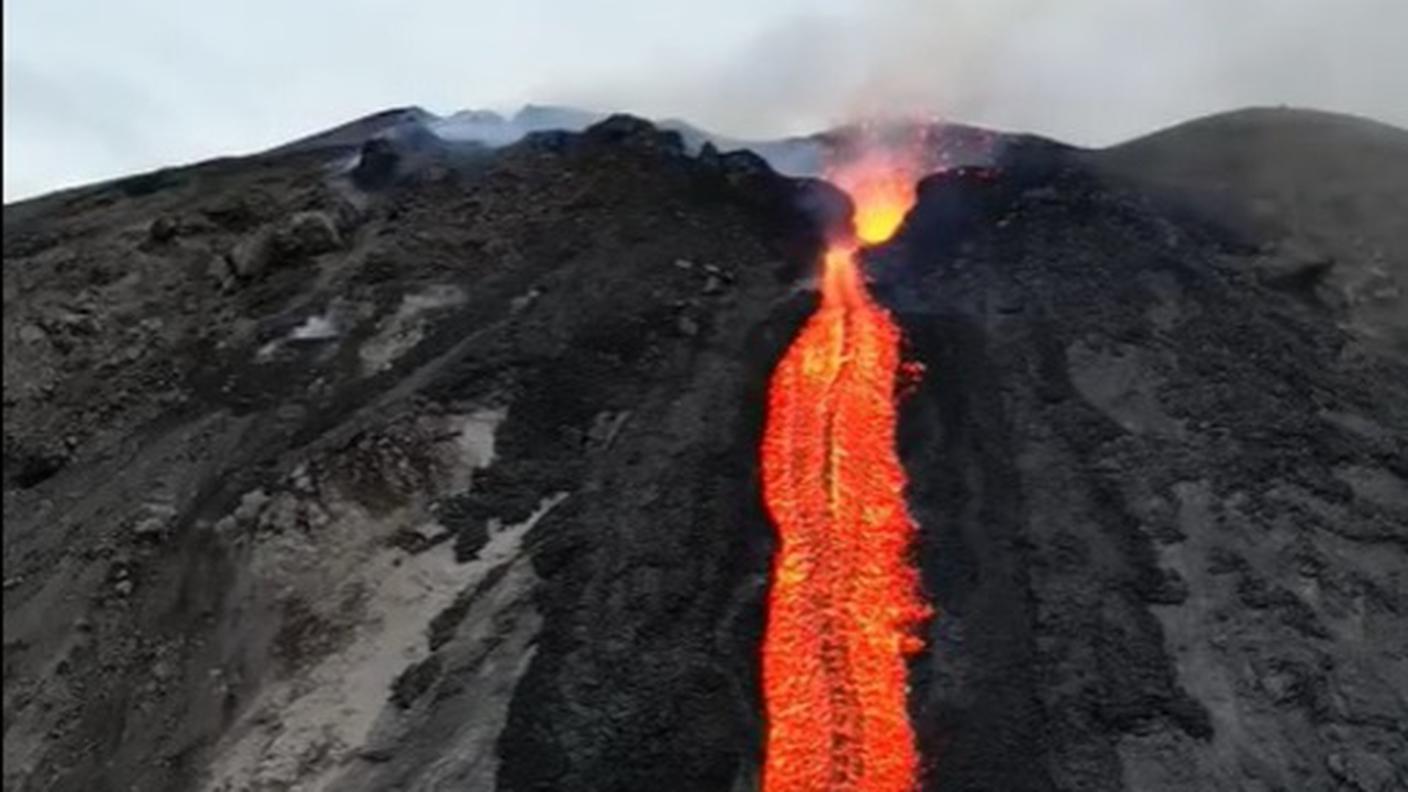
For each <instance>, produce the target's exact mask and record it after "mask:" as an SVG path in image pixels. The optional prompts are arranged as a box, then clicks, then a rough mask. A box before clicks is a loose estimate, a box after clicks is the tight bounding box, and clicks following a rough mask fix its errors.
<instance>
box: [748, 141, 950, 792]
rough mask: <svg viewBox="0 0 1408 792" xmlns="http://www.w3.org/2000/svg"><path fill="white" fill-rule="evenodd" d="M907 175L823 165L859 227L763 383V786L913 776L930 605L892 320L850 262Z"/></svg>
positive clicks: (870, 789)
mask: <svg viewBox="0 0 1408 792" xmlns="http://www.w3.org/2000/svg"><path fill="white" fill-rule="evenodd" d="M914 176H915V173H914V172H913V170H911V169H905V168H897V167H895V166H894V163H893V162H886V161H883V160H882V161H881V162H880V163H879V165H878V166H877V163H876V162H875V161H873V160H872V161H870V162H866V161H862V162H861V163H859V164H858V165H857V166H854V167H852V168H849V169H845V170H843V171H841V172H838V173H835V174H833V175H832V178H833V180H834V181H835V182H836V183H837V184H839V185H840V186H841V187H842V188H843V189H845V190H846V191H847V192H848V193H849V194H850V195H851V198H852V201H853V202H854V203H855V205H856V215H855V230H856V237H857V238H858V240H859V241H858V242H853V241H847V242H843V243H838V244H834V245H832V246H831V248H830V249H828V250H827V252H826V257H825V261H824V269H823V271H822V280H821V301H820V305H819V306H818V308H817V310H816V312H815V313H814V314H813V315H812V316H811V318H810V319H808V321H807V323H806V324H805V325H804V326H803V328H802V330H801V332H800V333H799V334H798V335H797V338H796V339H795V340H794V341H793V342H792V346H791V347H790V348H789V349H788V350H787V353H786V354H785V355H784V356H783V358H782V360H781V361H780V362H779V363H778V365H777V368H776V369H775V370H774V372H773V376H772V381H771V384H770V390H769V394H768V415H767V428H766V431H765V433H764V437H763V447H762V471H763V496H764V500H765V501H766V504H767V507H768V511H769V513H770V515H771V517H772V520H773V523H774V525H775V526H776V528H777V533H778V537H779V545H780V546H779V549H778V552H777V556H776V558H775V560H774V562H773V579H772V588H771V591H770V593H769V599H768V623H767V634H766V637H765V638H764V642H763V694H764V699H765V704H766V710H767V746H766V764H765V766H764V769H763V789H764V792H831V791H835V792H850V791H852V790H855V791H856V792H911V790H913V789H914V786H915V783H916V779H917V776H918V765H919V760H918V753H917V750H916V749H915V745H914V733H913V730H912V728H911V726H910V723H909V715H908V710H907V705H906V700H907V696H906V693H907V684H906V667H905V658H906V656H907V655H909V654H912V653H913V652H916V651H918V650H919V648H920V647H921V642H920V640H919V638H918V637H917V635H916V632H917V630H916V627H917V625H918V624H919V622H921V621H922V620H923V619H924V618H926V617H927V615H928V610H927V608H926V606H925V605H924V602H923V600H922V598H921V597H920V594H919V583H918V573H917V572H916V570H915V569H914V567H913V566H912V565H911V563H910V560H909V549H910V543H911V540H912V534H913V532H914V525H913V523H912V522H911V521H910V518H909V515H908V512H907V511H906V509H905V503H904V493H903V490H904V483H905V480H904V471H903V469H902V468H901V467H900V463H899V459H898V456H897V454H896V451H895V417H896V406H895V386H896V377H897V375H898V374H899V373H900V350H899V347H900V331H899V328H898V327H896V325H895V323H894V322H893V321H892V320H891V318H890V316H889V314H888V313H887V312H886V311H885V310H884V309H883V308H881V307H880V306H878V305H877V304H875V302H874V301H873V300H872V299H871V298H870V295H869V293H868V292H867V291H866V287H865V283H864V279H863V277H862V274H861V272H860V266H859V244H861V243H866V244H873V243H876V242H881V241H884V240H885V239H888V238H889V237H890V235H891V234H893V233H894V231H895V229H896V227H898V225H899V223H900V221H901V220H902V219H903V217H904V214H905V212H906V211H908V209H909V207H910V205H911V204H912V203H913V201H914V189H915V187H914Z"/></svg>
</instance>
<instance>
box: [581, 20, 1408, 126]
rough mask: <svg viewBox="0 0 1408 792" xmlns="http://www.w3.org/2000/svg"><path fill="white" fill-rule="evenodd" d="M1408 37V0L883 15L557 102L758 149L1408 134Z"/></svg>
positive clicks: (816, 25)
mask: <svg viewBox="0 0 1408 792" xmlns="http://www.w3.org/2000/svg"><path fill="white" fill-rule="evenodd" d="M1404 30H1408V2H1404V0H1345V1H1343V2H1327V1H1326V0H1141V1H1140V2H1128V0H1059V1H1058V0H943V1H942V2H934V1H933V0H928V1H926V0H882V1H881V2H874V3H864V4H861V3H855V4H852V5H850V7H849V8H838V9H832V10H830V11H824V10H818V11H815V12H812V13H807V14H803V15H799V16H796V17H793V18H790V19H787V20H784V21H781V22H780V23H778V24H776V25H774V26H772V27H770V28H768V29H767V30H765V31H763V32H761V33H759V34H758V35H756V36H755V37H753V38H752V39H751V40H750V41H748V42H747V43H746V44H745V45H743V46H741V47H739V48H738V49H735V50H732V51H729V52H725V53H721V54H720V56H719V57H717V58H710V59H703V60H698V61H695V62H682V61H679V60H675V61H668V60H667V61H662V62H659V63H654V64H651V65H650V66H649V68H644V67H643V68H641V69H639V70H638V71H636V72H635V74H638V75H640V76H639V77H635V78H633V77H632V76H630V75H623V76H621V77H620V78H619V79H618V80H616V81H613V82H609V83H604V84H598V85H583V84H575V85H570V86H566V87H563V88H560V89H559V90H557V92H556V93H557V95H558V97H559V98H560V99H562V100H564V101H569V102H571V101H578V102H585V103H589V104H596V105H603V106H606V105H615V106H627V107H641V108H650V109H651V111H652V112H653V113H655V114H660V115H679V116H684V117H687V118H690V119H692V120H696V121H697V122H698V123H701V124H704V125H706V126H714V127H716V128H719V129H720V130H722V131H725V132H730V133H734V134H740V135H744V136H758V135H775V134H786V133H797V132H806V131H812V130H815V129H818V128H822V127H826V126H830V125H833V124H836V123H840V122H845V121H848V120H852V119H855V118H858V117H869V116H874V115H876V114H881V115H886V114H900V115H904V114H917V115H926V116H929V115H932V116H938V117H942V118H946V119H950V120H956V121H965V122H972V123H977V124H983V125H989V126H995V127H998V128H1004V129H1011V130H1021V131H1032V132H1037V133H1042V134H1046V135H1050V136H1053V137H1056V138H1060V139H1063V140H1066V141H1068V142H1072V143H1079V144H1085V145H1104V144H1110V143H1115V142H1119V141H1121V140H1125V139H1128V138H1130V137H1133V136H1137V135H1140V134H1145V133H1147V132H1150V131H1152V130H1153V129H1156V128H1159V127H1162V126H1166V125H1169V124H1173V123H1177V122H1180V121H1184V120H1188V119H1190V118H1193V117H1195V116H1199V115H1205V114H1208V113H1212V112H1218V111H1222V110H1229V109H1236V108H1240V107H1246V106H1253V105H1257V106H1266V105H1290V106H1297V107H1311V108H1316V109H1325V110H1335V111H1341V112H1349V113H1355V114H1361V115H1367V116H1371V117H1374V118H1377V119H1379V120H1383V121H1387V122H1389V123H1395V124H1398V125H1408V54H1405V50H1404V49H1403V43H1402V42H1403V39H1402V35H1403V33H1402V31H1404Z"/></svg>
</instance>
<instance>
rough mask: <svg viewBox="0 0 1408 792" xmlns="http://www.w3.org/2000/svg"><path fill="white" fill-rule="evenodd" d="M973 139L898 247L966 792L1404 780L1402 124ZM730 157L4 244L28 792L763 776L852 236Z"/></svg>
mask: <svg viewBox="0 0 1408 792" xmlns="http://www.w3.org/2000/svg"><path fill="white" fill-rule="evenodd" d="M461 120H462V121H463V120H466V119H461ZM469 120H473V119H469ZM481 120H482V119H481ZM954 135H955V137H954V138H952V140H953V141H955V142H954V147H953V150H952V151H951V152H949V153H950V154H951V156H950V157H949V158H948V161H949V162H950V163H951V164H953V165H955V166H960V167H954V168H952V169H950V170H948V171H946V172H944V173H941V174H938V175H935V176H931V177H929V178H927V179H926V180H925V181H924V182H923V183H922V184H921V187H920V198H919V203H918V205H917V206H916V208H915V210H914V211H913V212H912V213H911V215H910V217H909V218H908V220H907V222H906V224H905V226H904V227H903V228H902V229H901V232H900V233H899V234H898V235H897V237H896V238H895V239H894V240H893V241H892V242H890V243H888V244H887V245H885V246H883V247H881V248H879V249H876V250H873V251H871V252H870V254H869V255H868V264H869V269H870V273H871V275H872V279H873V284H872V287H873V289H874V291H875V293H876V295H877V297H878V298H879V299H880V301H881V302H883V303H884V304H885V305H886V306H888V307H889V308H890V309H891V310H892V311H893V313H894V315H895V317H896V318H897V320H898V321H899V323H900V325H901V326H902V328H903V330H904V332H905V335H906V339H907V352H906V354H907V356H908V358H909V359H911V360H914V361H918V362H920V363H922V364H923V365H924V367H925V374H924V377H923V379H922V380H921V381H920V382H919V383H918V385H917V386H916V387H915V388H914V389H913V392H912V393H910V394H909V395H908V396H906V397H905V400H904V401H903V403H902V405H901V425H900V436H901V442H900V453H901V458H902V460H903V462H904V465H905V468H906V470H907V473H908V476H909V480H910V481H909V491H908V496H909V502H910V508H911V511H912V512H913V515H914V517H915V518H916V521H917V522H918V525H919V529H920V547H919V548H918V556H919V562H920V565H921V567H922V573H923V578H924V584H925V590H926V593H927V595H928V597H929V599H930V600H931V601H932V603H933V604H934V606H935V608H936V610H937V616H936V618H935V619H934V620H933V621H932V622H931V623H930V625H929V627H928V630H927V640H928V648H927V649H926V650H925V651H924V652H923V653H922V654H921V655H919V656H918V657H917V658H916V659H915V660H914V662H913V664H912V670H911V681H912V684H913V690H912V695H911V719H912V721H913V723H914V724H915V728H916V731H917V732H918V734H919V742H920V745H919V747H920V751H921V753H922V755H923V757H924V762H925V777H924V782H923V787H924V789H925V790H945V791H948V790H1005V791H1010V792H1021V791H1023V790H1111V791H1113V790H1129V791H1130V792H1133V791H1135V790H1139V791H1140V792H1143V791H1145V790H1156V791H1157V790H1364V791H1370V790H1372V791H1374V792H1380V791H1383V790H1394V789H1401V788H1404V787H1405V785H1408V760H1405V758H1404V757H1405V756H1408V694H1405V693H1404V691H1405V690H1408V322H1405V317H1408V298H1405V296H1404V291H1403V290H1404V288H1405V284H1406V283H1408V221H1405V220H1404V219H1403V218H1405V217H1408V132H1405V131H1403V130H1399V129H1395V128H1392V127H1386V126H1381V125H1377V124H1374V123H1372V122H1368V121H1363V120H1359V119H1352V118H1346V117H1340V116H1330V115H1324V114H1317V113H1310V112H1298V111H1280V110H1257V111H1244V112H1240V113H1234V114H1229V115H1224V116H1217V117H1212V118H1208V119H1204V120H1201V121H1197V122H1193V123H1191V124H1188V125H1184V126H1182V127H1177V128H1174V129H1171V130H1167V131H1165V132H1162V133H1159V134H1156V135H1153V136H1150V137H1148V138H1144V139H1141V140H1137V141H1134V142H1131V143H1128V144H1125V145H1122V146H1117V147H1114V148H1111V149H1106V150H1100V151H1089V150H1081V149H1074V148H1069V147H1065V146H1062V145H1059V144H1056V143H1053V142H1049V141H1044V140H1040V139H1035V138H1027V137H1015V136H1013V137H1004V136H992V135H987V134H986V133H981V132H978V131H974V130H968V129H961V130H957V131H956V132H955V133H954ZM687 136H688V135H686V136H685V137H687ZM940 139H942V135H940ZM818 140H819V141H820V142H819V143H816V145H822V146H824V145H826V139H825V138H824V137H823V138H819V139H818ZM697 143H698V141H694V142H691V141H688V140H684V139H683V138H682V136H681V135H680V134H678V133H676V132H672V131H669V130H664V129H660V128H657V127H655V126H653V125H651V124H649V123H647V122H644V121H639V120H636V119H631V118H628V117H613V118H610V119H607V120H605V121H603V122H601V123H598V124H596V125H594V126H592V127H590V128H588V129H587V130H586V131H584V132H581V133H564V132H538V133H534V134H530V135H528V136H527V137H526V138H524V139H522V140H520V141H518V142H516V143H512V144H511V145H507V146H505V147H501V148H496V149H491V148H488V147H485V146H483V145H481V144H478V143H474V142H472V141H467V140H451V141H447V140H445V138H444V137H442V136H439V135H437V134H435V133H434V131H433V129H432V128H431V125H428V124H427V123H425V119H424V118H422V117H421V116H420V115H418V113H417V112H416V111H397V112H392V113H388V114H382V115H380V116H376V117H372V118H369V119H363V120H362V121H359V122H356V123H354V124H352V125H349V126H347V127H343V128H339V129H338V130H334V132H333V133H329V134H328V135H324V136H318V137H315V138H311V139H307V140H303V141H298V142H297V143H296V144H293V145H290V146H288V147H285V148H282V149H278V150H275V151H273V152H269V153H267V154H264V155H260V156H256V157H249V158H242V159H231V160H221V161H215V162H209V163H203V164H200V165H195V166H191V167H186V168H175V169H170V170H165V171H159V172H155V173H151V174H145V175H141V176H136V177H132V178H129V179H125V180H121V181H117V182H112V183H107V184H102V185H96V186H93V187H89V188H82V189H78V190H72V191H67V192H64V193H58V194H54V195H51V196H47V197H43V198H38V199H34V200H31V201H26V202H23V203H19V204H13V205H9V206H6V207H5V218H4V397H5V403H4V542H5V553H4V556H5V557H4V617H5V676H4V728H5V738H4V779H5V781H4V788H5V789H6V790H7V792H9V791H11V790H13V791H14V792H31V791H34V792H37V791H39V790H46V791H47V790H54V791H56V792H57V791H59V790H63V791H65V792H70V791H71V792H79V791H82V792H101V791H107V790H111V791H112V792H117V791H118V790H122V791H124V792H126V791H127V790H142V791H143V792H147V791H151V792H164V791H167V790H170V791H171V792H177V791H184V790H199V791H208V792H245V791H247V792H276V791H277V792H294V791H297V792H313V791H314V790H339V791H340V790H364V791H366V792H372V791H373V790H406V791H409V790H418V791H423V792H429V791H431V790H503V791H504V792H529V791H536V790H602V791H603V792H605V791H606V790H642V791H645V790H650V791H651V792H656V791H658V790H662V789H671V790H681V791H683V790H700V791H701V792H702V791H704V790H721V791H726V792H744V791H745V790H754V789H756V788H757V787H758V782H759V778H758V772H759V768H760V766H761V750H762V745H763V741H762V736H763V729H764V724H763V722H762V706H761V701H760V698H759V696H760V692H759V685H758V679H757V673H758V662H759V656H758V648H759V644H760V640H761V635H762V631H763V629H764V623H763V621H764V619H763V614H764V603H765V598H766V594H767V586H768V572H769V562H770V559H771V554H772V551H773V546H774V539H773V534H772V529H771V527H770V526H769V524H768V520H767V518H766V515H765V513H764V510H763V506H762V503H761V498H760V492H759V480H758V461H757V456H758V444H759V441H760V438H761V434H762V426H763V418H764V409H765V404H764V401H765V399H764V396H765V392H766V387H767V382H768V376H769V373H770V372H771V370H772V367H773V365H774V364H775V363H776V361H777V358H778V357H779V356H780V354H781V353H782V351H783V349H784V348H785V347H786V345H787V344H788V342H789V341H790V340H791V338H792V336H793V334H794V333H795V331H796V330H797V328H798V326H799V325H800V323H801V322H802V321H803V319H804V318H805V317H806V316H807V314H808V313H809V311H810V310H811V307H812V306H813V304H814V300H815V293H814V291H813V290H812V288H811V287H812V278H813V276H814V273H815V265H816V260H817V257H818V255H819V253H820V250H821V246H822V243H823V239H824V237H825V234H826V233H827V231H828V227H829V226H831V225H834V224H835V223H837V222H839V221H840V219H841V218H842V216H843V213H844V211H845V200H844V198H843V196H841V195H840V194H839V193H838V192H837V191H835V190H834V189H833V188H830V187H829V186H828V185H826V184H824V183H823V182H819V181H815V180H807V179H791V178H787V177H784V176H782V175H779V174H778V173H776V172H775V171H774V170H773V169H772V168H771V167H769V165H768V164H767V162H766V161H764V160H763V159H761V158H759V157H757V156H755V155H751V154H747V153H734V154H720V153H719V152H718V150H717V149H715V148H714V147H712V146H706V147H703V148H702V149H700V148H697V147H696V145H695V144H697ZM795 150H796V149H788V151H795ZM980 155H981V156H980ZM968 165H974V166H980V167H966V166H968Z"/></svg>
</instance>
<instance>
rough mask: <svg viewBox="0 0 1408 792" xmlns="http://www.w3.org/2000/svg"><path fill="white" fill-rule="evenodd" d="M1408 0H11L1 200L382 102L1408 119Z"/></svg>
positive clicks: (1019, 125)
mask: <svg viewBox="0 0 1408 792" xmlns="http://www.w3.org/2000/svg"><path fill="white" fill-rule="evenodd" d="M1404 31H1408V0H714V2H711V3H702V2H690V3H671V2H665V0H590V1H588V0H557V1H556V2H554V1H552V0H502V1H501V2H497V3H491V2H479V0H426V1H424V2H416V0H337V2H331V1H330V0H327V1H325V0H235V1H234V2H231V1H230V0H225V2H221V3H211V2H205V1H204V0H123V1H122V2H114V0H5V3H4V39H5V41H4V45H5V46H4V53H5V54H4V58H5V68H4V78H5V86H4V89H5V90H4V144H5V145H4V172H5V184H4V192H5V199H6V200H12V199H14V198H18V197H23V196H27V195H32V194H35V193H39V192H45V191H48V190H52V189H56V188H59V187H65V186H70V185H74V184H80V183H84V182H88V181H92V180H95V179H101V178H108V177H113V176H119V175H123V174H127V173H131V172H134V171H140V170H144V169H150V168H153V167H157V166H161V165H168V164H178V163H183V162H189V161H192V160H197V159H202V158H206V157H211V156H217V155H223V154H236V153H245V152H250V151H256V150H259V149H262V148H266V147H269V146H272V145H275V144H278V143H281V142H285V141H287V140H289V139H291V138H294V137H297V136H299V135H302V134H305V133H308V132H311V131H315V130H318V129H321V128H324V127H327V126H331V125H334V124H337V123H340V122H342V121H346V120H349V119H351V118H354V117H356V116H359V115H363V114H365V113H368V112H372V111H375V110H379V109H384V108H387V107H393V106H401V105H412V104H418V105H421V106H423V107H425V108H426V109H429V110H431V111H434V112H438V113H449V112H452V111H454V110H458V109H463V108H471V107H472V108H481V107H487V108H493V109H501V110H502V109H513V108H515V107H516V106H517V105H520V104H522V103H524V102H538V103H568V104H576V105H580V106H585V107H589V108H593V109H602V110H615V109H625V110H631V111H634V112H637V113H640V114H642V115H652V116H657V117H665V116H677V117H683V118H687V119H689V120H691V121H693V122H695V123H696V124H698V125H700V126H703V127H706V128H711V129H713V130H715V131H718V132H722V133H728V134H733V135H739V136H762V135H776V134H782V133H795V132H805V131H811V130H814V129H817V128H820V127H822V126H825V125H828V124H831V123H835V122H841V121H845V120H850V119H852V118H854V117H856V116H858V115H863V114H868V113H875V112H893V113H912V112H924V113H926V114H934V115H940V116H943V117H947V118H952V119H954V120H962V121H969V122H975V123H982V124H989V125H993V126H997V127H1001V128H1006V129H1020V130H1027V131H1035V132H1040V133H1044V134H1048V135H1052V136H1055V137H1058V138H1061V139H1064V140H1067V141H1070V142H1074V143H1081V144H1088V145H1103V144H1108V143H1112V142H1116V141H1118V140H1121V139H1125V138H1128V137H1130V136H1133V135H1137V134H1141V133H1143V132H1147V131H1151V130H1153V129H1155V128H1158V127H1160V126H1165V125H1168V124H1171V123H1175V122H1177V121H1180V120H1185V119H1187V118H1191V117H1194V116H1197V115H1201V114H1205V113H1209V112H1214V111H1218V110H1224V109H1230V108H1235V107H1240V106H1245V105H1251V104H1257V105H1274V104H1289V105H1295V106H1308V107H1318V108H1323V109H1332V110H1340V111H1345V112H1352V113H1358V114H1361V115H1367V116H1371V117H1375V118H1378V119H1380V120H1384V121H1388V122H1391V123H1395V124H1398V125H1400V126H1408V49H1405V47H1408V40H1406V39H1405V33H1404Z"/></svg>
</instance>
